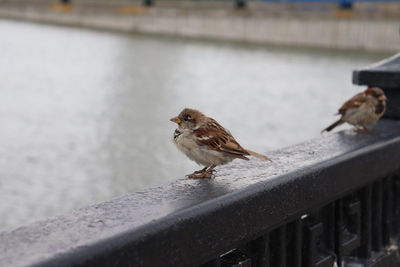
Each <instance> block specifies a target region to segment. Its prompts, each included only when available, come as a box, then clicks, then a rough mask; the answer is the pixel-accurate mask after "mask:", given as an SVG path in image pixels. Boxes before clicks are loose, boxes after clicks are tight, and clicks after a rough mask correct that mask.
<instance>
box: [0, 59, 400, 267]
mask: <svg viewBox="0 0 400 267" xmlns="http://www.w3.org/2000/svg"><path fill="white" fill-rule="evenodd" d="M398 61H399V57H396V58H392V59H391V61H390V62H383V63H382V64H385V66H386V67H384V69H385V68H387V69H386V70H384V71H381V72H380V70H377V71H376V72H374V71H372V74H373V75H375V76H374V79H371V80H368V79H367V80H363V79H364V78H362V77H363V75H364V73H365V71H371V70H373V69H374V68H382V67H381V66H373V67H370V68H367V69H365V70H360V71H356V72H355V73H354V82H355V83H358V84H365V83H368V84H369V85H372V86H381V87H382V88H383V89H385V90H386V92H387V94H388V95H389V96H390V98H389V103H388V104H389V105H388V114H389V115H390V116H389V118H385V119H382V120H381V121H380V122H379V123H378V124H377V125H376V127H375V128H374V132H373V133H372V134H358V135H354V134H351V133H350V132H339V133H334V134H329V135H326V136H323V137H321V138H319V139H315V140H311V141H309V142H305V143H302V144H299V145H295V146H292V147H288V148H285V149H281V150H277V151H273V152H269V153H268V155H269V156H270V157H271V158H272V159H273V162H272V163H269V162H262V161H258V160H252V161H250V162H240V161H237V162H235V163H234V164H230V165H228V166H226V167H221V168H220V169H219V171H218V173H217V175H216V178H215V179H211V180H192V179H186V178H180V179H178V180H177V181H175V182H173V183H171V184H168V185H164V186H160V187H156V188H150V189H147V190H145V191H141V192H136V193H132V194H128V195H125V196H122V197H119V198H116V199H113V200H110V201H108V202H104V203H100V204H96V205H92V206H89V207H85V208H82V209H79V210H76V211H75V212H72V213H70V214H66V215H63V216H59V217H55V218H52V219H48V220H44V221H40V222H37V223H34V224H31V225H28V226H23V227H20V228H17V229H15V230H12V231H8V232H3V233H0V266H60V267H61V266H231V267H233V266H271V267H272V266H279V267H284V266H287V267H292V266H293V267H296V266H318V267H322V266H334V265H335V264H336V265H337V266H388V267H391V266H399V264H400V261H399V256H398V253H399V249H398V234H399V231H400V121H398V120H396V119H397V118H398V117H399V116H398V115H399V114H398V113H397V114H396V105H395V103H396V102H395V101H393V102H391V99H392V98H393V97H395V95H396V91H397V90H398V89H399V88H400V84H399V86H397V85H396V84H395V85H393V86H392V85H391V86H387V87H386V85H387V83H388V81H386V79H383V80H382V79H379V76H380V75H383V74H387V73H386V72H387V71H392V69H391V68H394V70H396V69H398V68H397V64H398V63H397V62H398ZM393 62H394V63H393ZM389 65H390V66H389ZM379 72H380V73H379ZM383 76H384V75H383ZM383 76H382V77H383ZM385 77H386V76H385ZM392 78H393V79H397V78H398V76H397V75H396V74H394V76H393V77H392ZM305 127H306V126H305Z"/></svg>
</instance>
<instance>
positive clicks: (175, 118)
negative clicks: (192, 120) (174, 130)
mask: <svg viewBox="0 0 400 267" xmlns="http://www.w3.org/2000/svg"><path fill="white" fill-rule="evenodd" d="M170 121H172V122H175V123H176V124H180V123H181V122H182V121H181V120H180V119H179V118H178V117H173V118H172V119H170Z"/></svg>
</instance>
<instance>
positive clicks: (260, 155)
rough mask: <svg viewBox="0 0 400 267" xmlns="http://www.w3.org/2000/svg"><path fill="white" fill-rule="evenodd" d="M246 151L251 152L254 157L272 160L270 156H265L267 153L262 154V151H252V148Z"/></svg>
mask: <svg viewBox="0 0 400 267" xmlns="http://www.w3.org/2000/svg"><path fill="white" fill-rule="evenodd" d="M246 151H247V152H248V153H249V154H250V156H253V157H256V158H259V159H262V160H265V161H272V160H271V159H270V158H268V157H267V156H265V155H263V154H260V153H257V152H254V151H251V150H249V149H246Z"/></svg>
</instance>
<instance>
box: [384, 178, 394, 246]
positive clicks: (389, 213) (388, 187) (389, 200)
mask: <svg viewBox="0 0 400 267" xmlns="http://www.w3.org/2000/svg"><path fill="white" fill-rule="evenodd" d="M392 184H393V177H387V178H385V179H384V180H383V192H384V194H383V207H382V217H383V229H382V234H383V235H382V239H383V240H382V241H383V245H384V246H387V245H389V243H390V236H391V235H392V234H393V231H392V225H393V194H392V193H393V186H392Z"/></svg>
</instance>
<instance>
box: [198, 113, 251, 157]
mask: <svg viewBox="0 0 400 267" xmlns="http://www.w3.org/2000/svg"><path fill="white" fill-rule="evenodd" d="M194 133H195V135H196V137H197V139H196V140H197V143H198V145H200V146H207V147H208V148H209V149H212V150H216V151H219V152H222V153H225V154H228V155H230V156H233V157H236V158H241V159H246V160H247V158H246V157H245V156H246V155H250V154H249V153H248V152H247V151H246V149H244V148H243V147H241V146H240V145H239V143H238V142H236V140H235V138H233V136H232V135H231V134H230V133H229V131H227V130H226V129H225V128H224V127H222V126H221V125H220V124H219V123H218V122H216V121H215V120H214V119H211V118H210V119H209V120H208V121H207V123H206V124H205V125H203V126H202V127H200V128H198V129H196V130H194Z"/></svg>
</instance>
